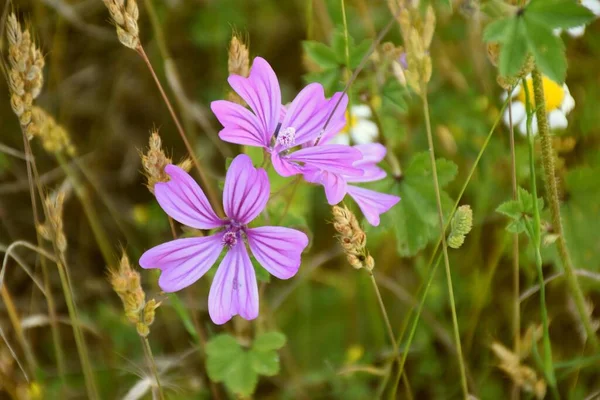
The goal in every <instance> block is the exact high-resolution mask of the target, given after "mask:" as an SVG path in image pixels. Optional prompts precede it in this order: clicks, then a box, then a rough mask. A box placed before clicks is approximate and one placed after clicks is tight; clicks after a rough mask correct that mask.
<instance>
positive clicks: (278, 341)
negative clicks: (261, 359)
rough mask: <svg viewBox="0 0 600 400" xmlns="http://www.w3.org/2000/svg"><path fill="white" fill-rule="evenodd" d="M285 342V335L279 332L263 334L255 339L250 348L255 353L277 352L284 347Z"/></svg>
mask: <svg viewBox="0 0 600 400" xmlns="http://www.w3.org/2000/svg"><path fill="white" fill-rule="evenodd" d="M286 341H287V339H286V337H285V335H284V334H283V333H281V332H265V333H261V334H260V335H258V336H257V337H256V339H255V340H254V343H253V344H252V348H253V349H254V350H256V351H270V350H279V349H280V348H282V347H283V346H285V342H286Z"/></svg>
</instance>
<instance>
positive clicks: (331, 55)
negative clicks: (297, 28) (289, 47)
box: [302, 40, 339, 69]
mask: <svg viewBox="0 0 600 400" xmlns="http://www.w3.org/2000/svg"><path fill="white" fill-rule="evenodd" d="M302 48H303V49H304V52H305V53H306V55H308V57H309V58H310V59H311V60H312V61H314V62H315V63H316V64H317V65H319V66H320V67H321V68H323V69H329V68H336V67H337V66H338V65H339V63H338V59H337V56H336V54H335V52H334V51H333V49H332V48H331V47H328V46H327V45H325V44H323V43H320V42H315V41H312V40H305V41H304V42H302Z"/></svg>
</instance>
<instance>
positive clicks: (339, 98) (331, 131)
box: [315, 92, 348, 145]
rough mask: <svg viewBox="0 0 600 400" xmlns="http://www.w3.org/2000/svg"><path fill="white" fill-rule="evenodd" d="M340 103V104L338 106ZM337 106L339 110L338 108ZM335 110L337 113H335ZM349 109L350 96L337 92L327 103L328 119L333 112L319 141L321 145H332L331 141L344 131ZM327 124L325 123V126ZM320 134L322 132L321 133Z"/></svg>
mask: <svg viewBox="0 0 600 400" xmlns="http://www.w3.org/2000/svg"><path fill="white" fill-rule="evenodd" d="M338 102H339V104H338ZM336 105H337V108H336ZM334 108H335V111H334ZM347 108H348V95H346V94H344V93H342V92H336V93H334V94H333V96H331V98H330V99H329V100H328V103H327V114H326V118H328V117H329V114H331V113H332V112H333V115H332V116H331V119H330V120H329V123H328V124H327V128H325V130H324V131H323V133H322V135H321V140H320V141H319V145H324V144H327V143H330V142H331V140H332V139H333V138H334V137H335V136H336V135H337V134H338V133H339V132H341V131H342V129H344V126H346V122H347V121H346V109H347ZM324 125H325V124H324V123H323V126H324ZM319 133H320V132H319ZM315 139H316V138H315Z"/></svg>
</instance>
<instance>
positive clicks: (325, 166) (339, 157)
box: [286, 144, 362, 176]
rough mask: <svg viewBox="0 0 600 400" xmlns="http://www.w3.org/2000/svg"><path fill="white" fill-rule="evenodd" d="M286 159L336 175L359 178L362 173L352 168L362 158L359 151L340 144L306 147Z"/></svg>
mask: <svg viewBox="0 0 600 400" xmlns="http://www.w3.org/2000/svg"><path fill="white" fill-rule="evenodd" d="M286 158H287V159H288V160H290V161H296V162H301V163H304V165H306V166H307V167H311V168H316V169H322V170H325V171H330V172H335V173H338V174H344V175H352V176H361V175H362V171H361V170H360V169H359V168H356V167H354V166H353V164H354V162H355V161H358V160H360V159H361V158H362V154H361V152H360V151H359V150H357V149H355V148H352V147H350V146H344V145H340V144H326V145H323V146H314V147H306V148H303V149H300V150H297V151H295V152H293V153H291V154H289V155H288V156H286Z"/></svg>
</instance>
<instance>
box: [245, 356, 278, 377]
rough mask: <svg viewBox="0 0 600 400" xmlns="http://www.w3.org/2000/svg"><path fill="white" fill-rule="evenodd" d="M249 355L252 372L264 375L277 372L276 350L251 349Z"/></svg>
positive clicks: (273, 374) (271, 374) (272, 374)
mask: <svg viewBox="0 0 600 400" xmlns="http://www.w3.org/2000/svg"><path fill="white" fill-rule="evenodd" d="M249 355H250V361H251V363H252V369H254V372H256V373H258V374H261V375H265V376H275V375H277V374H278V373H279V354H277V352H276V351H265V352H262V351H251V352H250V353H249Z"/></svg>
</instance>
